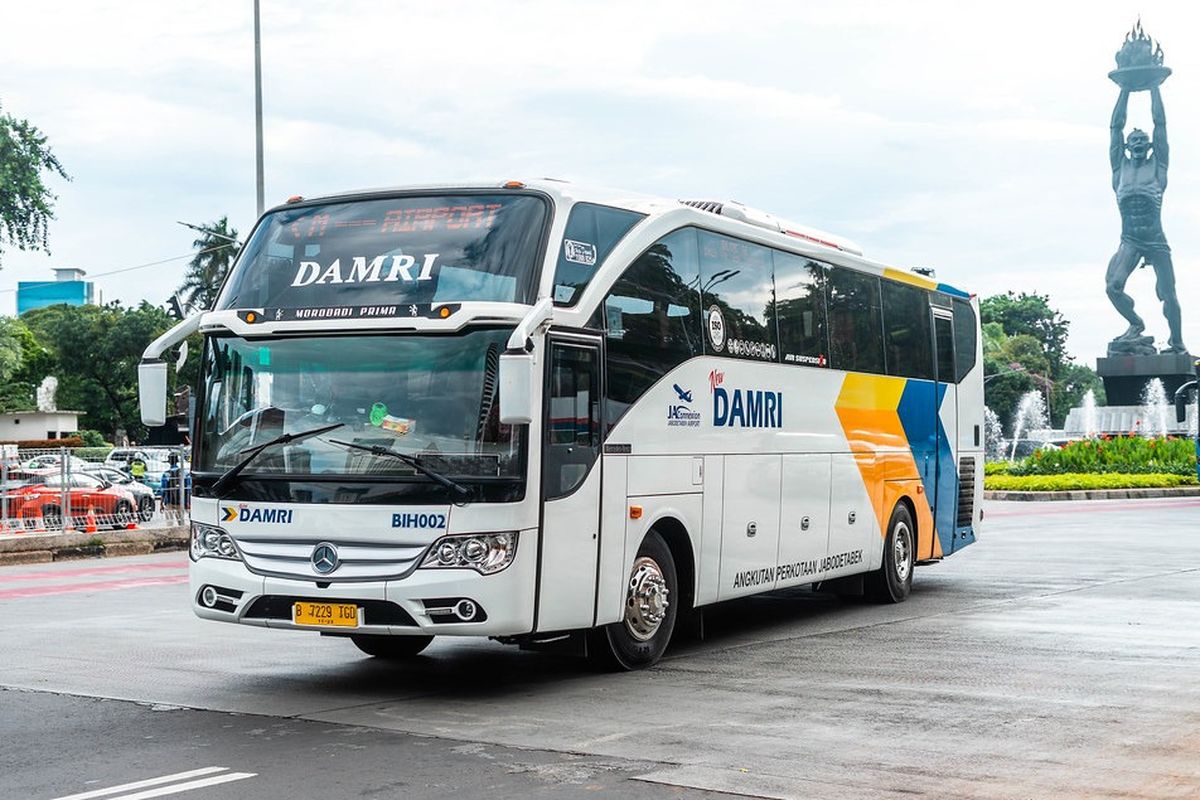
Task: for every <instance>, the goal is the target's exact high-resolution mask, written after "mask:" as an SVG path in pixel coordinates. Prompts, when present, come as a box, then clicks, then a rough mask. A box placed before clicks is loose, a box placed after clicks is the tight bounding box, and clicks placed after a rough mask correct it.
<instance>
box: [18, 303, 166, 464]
mask: <svg viewBox="0 0 1200 800" xmlns="http://www.w3.org/2000/svg"><path fill="white" fill-rule="evenodd" d="M21 319H22V321H23V322H24V323H25V324H26V325H27V326H28V328H29V330H30V331H32V333H33V336H34V337H36V340H37V341H38V342H39V343H40V344H41V345H42V346H44V348H45V350H46V352H47V353H48V354H49V357H50V358H49V363H44V364H43V369H44V373H43V374H42V375H40V376H36V379H37V381H40V380H41V378H42V377H45V375H46V374H53V375H55V376H57V377H58V380H59V388H58V404H59V407H60V408H71V409H75V410H79V411H82V412H84V414H85V421H86V424H87V427H88V428H91V429H94V430H98V431H100V432H101V433H102V434H104V435H105V436H107V437H112V436H114V435H115V434H116V431H117V429H118V428H123V429H124V430H125V431H127V432H128V433H129V435H130V436H131V437H132V438H134V439H135V440H136V439H140V438H143V436H144V434H145V427H144V426H143V425H142V424H141V414H140V412H139V409H138V392H137V365H138V363H139V362H140V361H141V358H142V352H143V351H144V350H145V349H146V346H147V345H148V344H150V342H151V341H153V340H154V339H155V338H157V337H158V336H159V335H161V334H162V333H163V332H164V331H166V330H167V329H168V328H170V327H171V325H172V324H173V320H172V319H171V318H170V317H168V316H167V313H166V312H165V311H163V310H162V309H161V308H158V307H156V306H153V305H151V304H149V303H146V302H143V303H142V304H141V305H140V306H138V307H137V308H128V309H127V308H123V307H122V306H121V305H120V304H119V303H113V304H111V305H107V306H90V305H89V306H69V305H56V306H49V307H47V308H39V309H35V310H33V311H29V312H26V313H25V314H24V315H23V316H22V318H21ZM31 377H34V376H31ZM34 385H36V383H35V384H34Z"/></svg>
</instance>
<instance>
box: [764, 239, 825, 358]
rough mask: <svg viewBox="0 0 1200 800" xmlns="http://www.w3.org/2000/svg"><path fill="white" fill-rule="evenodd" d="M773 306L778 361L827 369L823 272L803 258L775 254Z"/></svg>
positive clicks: (822, 269)
mask: <svg viewBox="0 0 1200 800" xmlns="http://www.w3.org/2000/svg"><path fill="white" fill-rule="evenodd" d="M774 256H775V305H774V306H773V307H772V308H773V311H774V316H775V318H776V321H777V325H778V328H779V354H780V360H781V361H783V363H785V364H808V365H810V366H815V367H827V366H829V334H828V331H827V330H826V324H825V284H826V282H827V279H828V278H827V271H826V268H825V267H824V266H823V265H821V264H819V263H817V262H816V261H813V260H811V259H808V258H804V257H803V256H797V255H792V254H791V253H783V252H780V251H775V253H774Z"/></svg>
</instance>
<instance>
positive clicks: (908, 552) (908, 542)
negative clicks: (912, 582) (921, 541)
mask: <svg viewBox="0 0 1200 800" xmlns="http://www.w3.org/2000/svg"><path fill="white" fill-rule="evenodd" d="M912 552H913V549H912V531H910V530H909V528H908V524H907V523H905V522H903V521H900V522H897V523H896V529H895V532H894V534H893V536H892V560H893V561H894V562H895V565H896V579H897V580H899V581H900V582H901V583H904V582H905V581H907V580H908V574H909V572H911V571H912Z"/></svg>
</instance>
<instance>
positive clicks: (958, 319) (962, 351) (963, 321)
mask: <svg viewBox="0 0 1200 800" xmlns="http://www.w3.org/2000/svg"><path fill="white" fill-rule="evenodd" d="M975 330H976V325H975V309H973V308H971V304H970V303H968V302H967V301H966V300H959V299H957V298H956V299H955V300H954V354H955V359H956V361H957V364H956V369H955V380H956V381H961V380H962V379H963V378H965V377H966V376H967V373H968V372H970V371H971V369H972V368H973V367H974V366H975V346H976V341H975Z"/></svg>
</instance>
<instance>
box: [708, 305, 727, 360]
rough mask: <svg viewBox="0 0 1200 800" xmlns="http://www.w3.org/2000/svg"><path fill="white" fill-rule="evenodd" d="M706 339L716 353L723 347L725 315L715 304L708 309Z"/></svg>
mask: <svg viewBox="0 0 1200 800" xmlns="http://www.w3.org/2000/svg"><path fill="white" fill-rule="evenodd" d="M708 341H709V342H711V343H712V346H713V350H715V351H717V352H718V353H719V352H721V351H722V350H724V349H725V316H724V315H723V314H722V313H721V309H720V307H718V306H715V305H714V306H711V307H710V308H709V309H708Z"/></svg>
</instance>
